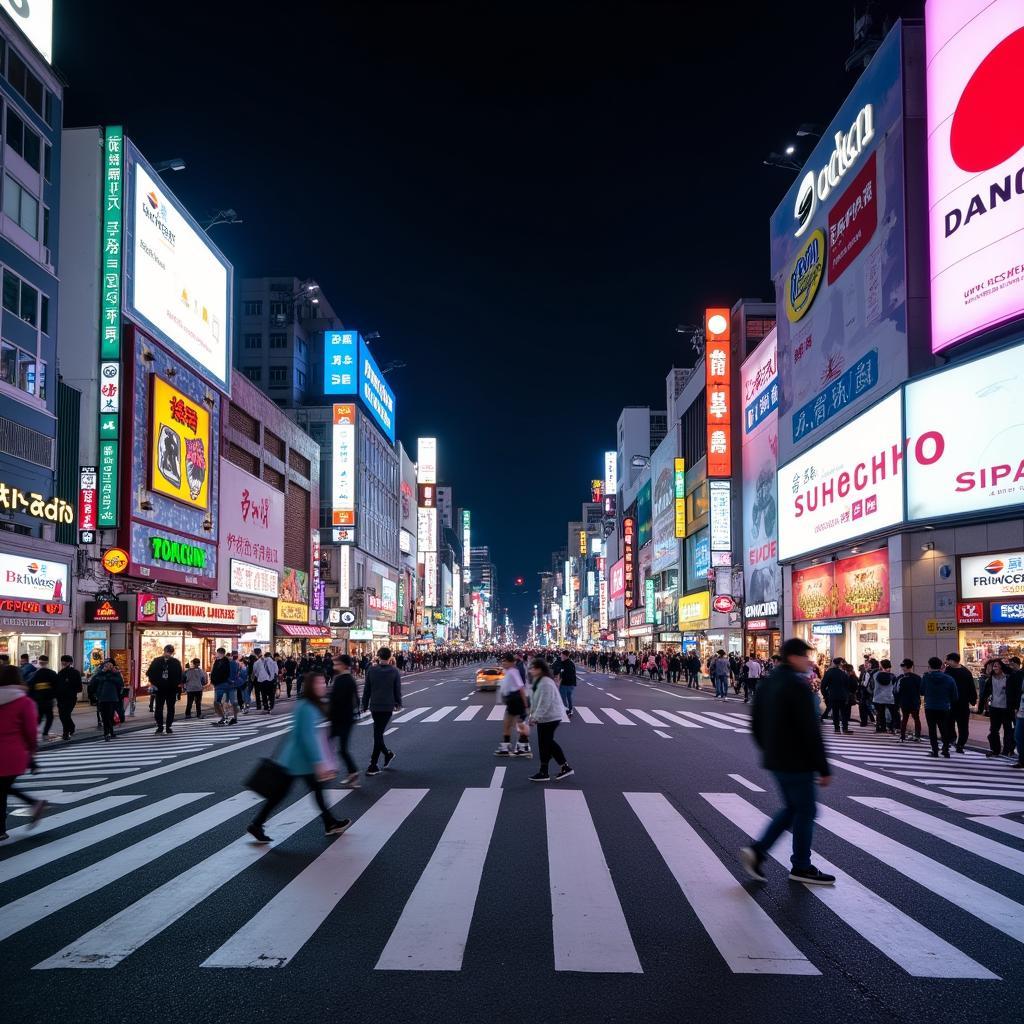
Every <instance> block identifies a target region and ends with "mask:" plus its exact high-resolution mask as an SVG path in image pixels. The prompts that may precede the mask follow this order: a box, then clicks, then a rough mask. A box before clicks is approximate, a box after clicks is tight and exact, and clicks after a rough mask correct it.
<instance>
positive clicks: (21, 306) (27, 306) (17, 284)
mask: <svg viewBox="0 0 1024 1024" xmlns="http://www.w3.org/2000/svg"><path fill="white" fill-rule="evenodd" d="M3 304H4V309H8V310H10V311H11V312H12V313H15V314H17V315H18V316H20V317H21V319H22V320H24V321H25V322H26V323H29V324H31V325H32V326H33V327H35V326H37V320H38V307H39V292H37V291H36V290H35V288H33V287H32V285H30V284H29V283H28V282H27V281H22V279H21V278H20V277H18V275H17V274H13V273H11V271H9V270H6V269H5V270H4V279H3Z"/></svg>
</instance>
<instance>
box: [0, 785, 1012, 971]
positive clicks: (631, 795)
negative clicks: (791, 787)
mask: <svg viewBox="0 0 1024 1024" xmlns="http://www.w3.org/2000/svg"><path fill="white" fill-rule="evenodd" d="M501 781H502V779H501V777H500V776H499V777H497V778H496V780H495V782H496V783H497V784H494V783H492V785H491V786H490V787H488V788H466V789H464V790H461V792H460V793H459V795H458V799H457V802H456V803H455V805H454V808H453V807H452V803H451V795H450V791H449V792H443V791H433V790H431V789H428V788H401V787H398V788H391V789H387V790H384V791H383V792H382V793H381V794H380V795H377V796H373V795H369V794H367V793H366V792H361V793H360V795H359V797H358V798H354V794H352V793H351V792H349V791H346V790H339V789H332V790H329V791H328V792H327V802H328V804H329V805H330V806H332V807H333V806H337V805H338V804H340V803H343V806H342V808H341V810H342V811H343V812H344V813H346V814H349V815H351V816H352V817H353V818H355V822H354V824H353V825H352V827H351V828H350V829H349V830H348V832H347V833H346V834H345V835H343V836H341V837H339V838H337V839H333V840H326V839H322V838H320V824H319V821H318V810H317V808H316V805H315V804H314V802H313V800H312V797H311V796H308V795H304V796H302V797H300V798H299V799H297V800H293V801H292V802H290V803H286V804H285V805H283V807H282V809H280V810H279V811H278V812H277V814H276V815H275V816H274V817H272V818H271V819H270V820H269V821H268V823H267V831H268V833H269V834H270V835H271V836H272V837H273V840H274V841H273V843H272V844H271V845H269V846H260V845H256V844H254V843H252V842H251V841H250V840H249V838H248V837H247V836H245V835H244V834H242V829H243V826H244V822H245V820H246V817H247V816H249V815H250V814H251V813H252V810H253V808H254V806H255V805H256V804H257V803H258V799H257V797H255V796H254V795H253V794H251V793H238V794H235V795H232V796H228V797H226V798H225V797H223V796H222V795H218V794H213V793H209V792H186V793H176V794H173V795H171V796H168V797H164V798H162V799H159V800H152V801H150V800H148V799H147V798H146V797H144V796H142V795H139V794H135V793H131V794H121V795H118V796H116V797H115V796H104V797H100V798H98V799H96V800H94V801H92V802H91V803H89V804H83V805H81V806H78V807H74V808H70V809H68V810H64V811H61V812H58V813H57V814H55V815H54V816H53V817H51V818H49V819H47V820H45V821H44V822H42V823H41V824H40V826H39V828H38V829H37V830H36V831H35V832H29V831H28V830H27V829H26V828H25V827H24V826H23V827H21V828H20V829H15V830H14V833H12V837H11V841H10V843H8V844H4V846H3V847H0V955H3V948H4V947H3V944H4V942H6V941H10V940H14V941H16V942H18V943H19V948H21V949H23V948H25V943H27V942H29V941H31V942H32V943H35V944H38V945H40V946H41V947H43V948H40V949H39V952H38V957H39V959H38V961H36V962H34V963H33V965H32V966H34V968H35V969H37V970H81V969H89V970H97V969H114V968H117V967H118V966H119V965H120V964H123V963H124V962H125V961H126V960H129V959H130V958H134V959H139V960H142V961H144V960H145V957H146V947H147V945H148V944H149V943H151V942H152V941H153V940H154V939H156V938H157V937H158V936H160V935H163V934H164V933H168V932H169V933H170V937H174V936H177V937H178V938H179V939H180V938H181V937H184V936H187V940H186V941H183V942H182V944H181V945H180V946H177V947H176V948H178V949H179V954H178V957H179V961H178V962H179V964H180V966H181V967H184V968H186V969H189V968H195V967H201V968H220V969H233V970H249V969H264V968H288V967H289V965H292V964H293V963H294V962H295V961H296V959H297V958H298V957H299V956H300V955H301V954H303V953H304V951H310V950H311V949H313V948H314V947H318V944H319V948H324V947H323V944H324V943H326V944H327V945H330V943H331V939H330V938H329V936H330V935H331V934H332V926H331V924H330V922H332V921H333V922H334V927H337V922H338V920H343V921H344V920H345V918H346V914H347V913H348V911H347V907H348V906H349V904H350V902H351V901H352V898H353V890H354V889H356V888H357V887H359V888H360V890H361V892H362V894H363V897H364V898H365V894H366V892H367V891H368V890H372V889H374V887H382V889H381V891H385V892H387V893H388V894H389V897H390V896H391V895H392V894H393V895H397V897H398V899H397V901H395V902H394V907H395V910H394V913H391V912H390V911H386V912H385V913H386V914H391V916H390V917H388V918H387V919H386V920H385V921H384V924H385V928H384V932H383V933H379V934H378V933H377V932H376V931H374V930H368V929H363V928H360V927H359V925H358V922H356V921H354V920H347V921H345V934H346V944H351V945H353V946H355V947H358V948H359V949H360V950H361V952H362V953H363V954H364V955H365V956H366V963H367V969H370V965H372V967H373V969H375V970H378V971H389V972H402V971H417V972H430V971H447V972H453V971H460V970H464V969H466V961H467V958H469V957H470V954H471V953H472V952H473V950H474V945H473V944H474V943H481V942H482V943H484V944H485V945H486V944H487V943H488V942H489V941H491V940H490V939H489V938H488V937H487V935H486V934H483V933H482V932H481V930H480V929H477V930H476V931H474V927H473V926H474V920H475V917H476V914H477V910H478V906H479V904H480V902H481V896H482V895H483V894H484V893H485V892H486V893H488V894H490V893H492V892H496V893H499V894H501V896H502V898H503V899H512V900H513V903H514V910H515V914H516V918H517V922H518V924H519V925H520V926H521V927H524V928H526V927H540V928H542V929H546V930H547V932H548V938H547V942H548V947H547V950H546V951H544V950H541V954H540V955H541V956H542V958H543V959H545V960H546V961H547V964H548V967H549V969H551V970H553V971H556V972H580V973H589V974H641V973H644V971H645V963H650V962H651V961H658V960H659V958H660V957H661V955H662V954H663V949H662V948H661V943H657V947H658V948H656V949H655V948H648V947H647V945H645V942H650V940H651V931H650V928H649V927H648V922H647V921H646V918H647V917H649V907H648V905H647V904H646V903H644V902H643V899H642V898H643V897H644V896H645V895H649V894H651V893H656V894H657V907H658V910H659V920H661V919H663V921H664V923H665V926H666V927H667V926H669V924H670V923H676V922H678V921H680V920H690V919H692V920H693V922H694V927H695V928H696V931H695V933H694V934H695V935H696V940H695V941H698V942H700V943H703V944H705V950H704V955H705V956H707V957H715V958H717V959H718V961H719V962H720V963H721V964H723V965H724V967H725V969H727V970H728V971H729V972H731V973H732V974H737V975H741V974H745V975H771V976H791V977H813V976H818V975H823V974H829V973H833V972H836V971H838V970H842V964H841V963H839V962H837V961H835V959H834V958H833V957H832V956H831V955H830V954H829V953H827V952H826V950H827V949H828V946H829V943H828V942H827V941H825V940H824V939H822V937H821V936H820V935H819V936H817V937H815V936H814V935H813V933H812V932H809V931H808V930H807V929H806V928H805V927H804V926H802V925H799V924H798V922H799V921H800V918H801V916H802V915H803V914H804V913H805V911H801V912H800V913H793V912H791V911H792V910H793V908H794V907H795V908H800V907H803V908H806V906H807V903H808V902H810V901H818V902H819V903H820V905H821V906H822V907H823V908H824V910H825V911H826V912H827V913H828V914H829V915H830V917H831V919H832V923H833V924H834V925H836V926H838V927H840V928H841V929H845V931H844V932H843V933H842V946H843V951H844V954H843V955H844V958H846V957H849V958H853V959H854V960H857V961H861V960H863V959H864V958H865V957H869V956H871V955H874V956H877V957H878V958H880V959H879V967H880V969H883V970H891V969H897V970H898V971H901V972H903V973H905V974H906V975H909V976H911V977H919V978H944V979H976V980H989V981H992V980H998V979H1000V978H1001V977H1004V976H1006V974H1007V967H1006V958H1005V954H1004V956H1003V959H1002V960H1000V959H999V954H997V953H996V952H995V951H994V944H992V943H991V941H981V940H978V939H976V938H970V937H968V935H967V934H966V929H965V928H964V925H963V915H969V916H970V917H971V918H973V919H975V920H976V921H977V922H978V923H979V924H980V926H982V927H983V928H985V929H988V934H989V935H991V934H994V933H1000V934H1001V935H1002V936H1004V937H1006V938H1008V939H1010V940H1011V941H1012V942H1014V943H1024V902H1022V901H1021V892H1022V890H1021V888H1020V876H1021V875H1024V835H1022V831H1024V826H1021V825H1020V823H1019V822H1016V821H1012V820H1008V819H999V818H995V819H986V818H977V819H960V820H959V821H958V822H953V821H951V820H949V819H948V817H942V816H940V815H938V814H932V813H930V812H929V811H922V810H920V809H919V808H917V807H914V806H911V805H910V804H906V803H901V802H899V801H896V800H891V799H883V798H877V797H854V798H852V801H851V802H850V803H848V804H847V805H846V806H845V807H842V806H841V807H840V808H838V809H837V807H835V806H823V807H821V808H820V809H819V810H820V813H819V817H818V823H819V827H820V831H819V832H818V833H817V838H818V842H820V843H824V842H827V843H828V845H829V852H830V853H832V854H833V859H827V858H825V857H823V856H822V855H821V854H820V853H819V852H815V854H814V860H815V863H817V864H818V865H819V866H820V867H821V868H822V869H823V870H825V871H828V872H830V873H833V874H835V875H836V876H837V878H838V882H837V884H836V886H835V887H834V888H819V887H807V888H804V887H802V886H798V885H795V884H794V883H790V882H788V881H787V880H786V879H785V873H784V871H786V870H788V854H789V839H788V837H785V838H784V839H783V840H781V841H780V842H779V843H778V844H777V845H776V847H775V849H774V850H773V851H772V856H773V858H774V861H775V862H776V863H777V864H778V867H775V866H771V867H770V872H769V873H770V877H769V882H768V885H767V887H760V886H757V885H756V884H746V885H744V884H741V880H742V879H743V877H744V876H742V874H741V872H740V871H739V867H738V864H737V862H736V858H735V851H736V849H737V848H738V847H739V846H740V845H741V844H742V843H743V842H744V841H745V838H746V837H748V836H752V835H755V834H756V833H758V832H759V831H760V830H761V829H762V828H763V827H764V825H765V823H766V822H767V814H766V813H765V812H766V811H768V810H771V809H773V800H772V796H771V794H765V795H757V794H755V793H754V792H753V791H747V792H744V793H743V794H742V795H741V794H740V793H737V792H704V793H700V794H699V797H697V798H695V806H694V807H693V808H690V809H689V810H683V809H680V807H679V806H678V804H677V803H676V802H675V801H673V800H672V799H671V798H670V797H669V796H668V795H666V794H664V793H661V792H623V793H614V794H607V793H605V794H603V795H602V796H601V797H600V798H594V797H592V796H589V795H588V794H587V793H586V792H584V791H583V790H580V789H577V788H571V787H570V786H569V784H566V788H554V787H551V788H545V789H543V790H541V791H540V792H537V793H536V796H534V792H535V791H533V790H531V791H530V792H529V794H528V799H529V800H531V801H533V800H535V801H536V802H535V803H531V804H529V805H528V808H527V814H526V816H525V817H524V811H523V805H522V804H521V803H520V804H518V805H515V806H516V807H517V809H516V810H514V809H513V807H512V806H510V804H509V802H508V801H509V793H508V791H504V790H503V789H502V788H501ZM754 789H756V787H754ZM360 801H362V804H360ZM357 805H359V806H360V807H362V808H363V809H362V810H361V813H360V811H359V810H357V809H356V807H357ZM609 805H610V806H609ZM530 808H532V811H531V810H530ZM531 815H532V816H531ZM892 820H896V821H898V822H902V823H903V825H904V826H907V827H906V828H905V829H901V830H900V832H899V838H894V837H893V835H890V834H889V823H890V822H891V821H892ZM509 829H512V830H514V831H516V832H521V831H523V830H533V829H536V830H537V838H536V844H537V856H538V858H539V860H538V870H537V871H536V872H533V873H531V874H529V875H527V876H525V877H524V876H523V875H522V871H521V869H520V868H519V866H518V865H510V863H509V861H508V860H507V859H506V858H504V857H502V856H501V855H500V853H498V852H497V851H496V848H495V845H496V839H497V837H500V836H502V835H503V834H505V835H507V834H508V830H509ZM141 833H145V835H141ZM916 839H920V840H921V841H922V843H923V842H924V841H927V842H928V843H929V844H930V845H929V847H928V853H925V852H922V850H921V849H919V848H918V844H917V842H916ZM296 842H304V843H305V846H303V847H302V849H303V850H304V851H305V852H303V853H302V854H301V855H299V856H289V855H288V851H289V850H290V849H294V848H293V847H291V846H290V845H289V844H292V843H296ZM321 843H322V844H323V845H322V846H321V845H320V844H321ZM9 845H10V846H13V849H10V850H8V846H9ZM310 846H312V847H313V849H314V853H313V855H312V857H310V856H309V854H308V850H309V848H310ZM498 849H499V850H500V847H498ZM193 850H194V851H195V853H194V855H193V853H192V851H193ZM279 850H280V851H282V854H280V855H275V851H279ZM623 850H628V864H627V863H624V861H623V859H622V851H623ZM944 850H949V851H951V852H955V853H956V855H957V859H956V861H955V862H954V866H951V865H950V863H947V858H946V857H945V856H944V855H943V851H944ZM173 851H178V852H177V854H176V856H177V858H178V860H177V861H176V862H175V863H176V865H180V866H179V867H176V870H175V873H174V874H173V876H172V877H170V878H169V879H167V878H166V873H159V872H158V873H156V874H154V873H153V872H152V870H151V868H152V865H153V864H154V863H160V859H161V858H164V857H165V856H166V855H168V854H171V853H172V852H173ZM977 866H980V867H984V868H985V869H986V870H985V871H984V872H975V870H974V869H975V867H977ZM47 867H50V868H51V870H50V872H49V873H48V874H47V875H46V876H45V877H46V882H45V884H42V885H40V886H38V887H35V888H33V887H32V886H31V881H32V878H33V877H34V875H33V873H34V872H38V871H41V870H42V869H45V868H47ZM53 868H59V869H61V870H60V871H58V872H56V875H57V877H56V878H54V873H55V872H54V870H52V869H53ZM638 868H639V875H638V870H637V869H638ZM510 872H511V873H510ZM979 877H980V878H983V879H984V881H980V880H979ZM150 878H152V884H151V885H150V884H149V880H150ZM18 879H21V880H22V883H21V884H20V885H19V887H18V888H17V889H15V890H13V892H12V890H11V888H10V887H11V885H12V883H14V882H16V880H18ZM165 879H166V880H165ZM512 879H516V880H517V881H516V884H514V885H512V886H511V887H510V880H512ZM524 886H525V888H524ZM545 887H546V889H547V894H546V895H547V896H548V897H549V900H550V902H549V903H548V902H547V900H546V899H545V893H544V889H545ZM97 893H102V894H103V904H102V907H101V909H100V910H99V911H97V903H96V902H95V901H93V902H92V903H90V904H89V908H90V909H89V912H88V913H84V912H80V910H79V907H80V905H81V904H82V903H83V902H84V901H86V900H87V899H88V897H90V896H93V895H95V894H97ZM140 893H141V895H140ZM242 893H245V894H247V897H246V899H245V900H243V901H242V902H241V903H239V895H240V894H242ZM254 893H256V894H260V898H259V899H258V900H257V901H256V904H255V905H254V904H253V900H252V898H251V897H252V895H253V894H254ZM919 894H926V895H927V898H928V899H933V900H934V899H937V900H940V901H942V902H943V903H944V905H945V906H946V907H948V908H951V909H954V910H955V912H954V913H946V914H943V915H941V916H940V915H936V914H929V913H927V912H925V911H919V908H920V907H921V900H920V899H918V898H917V897H918V895H919ZM636 900H640V902H639V903H634V901H636ZM357 902H358V900H357ZM240 907H241V908H243V909H244V916H243V917H239V916H238V910H239V908H240ZM204 908H205V909H206V910H208V911H210V913H208V914H207V915H206V916H205V917H204V921H205V922H207V927H206V928H205V929H204V930H199V931H197V930H196V928H195V927H194V926H193V925H190V924H189V923H188V922H187V920H186V919H187V918H188V917H189V915H191V914H195V913H198V912H200V911H201V910H202V909H204ZM399 908H400V909H399ZM229 909H230V911H231V913H221V911H222V910H223V911H227V910H229ZM918 912H920V913H922V914H923V916H924V918H925V920H918V919H917V917H915V913H918ZM97 913H98V915H99V918H97ZM531 915H536V918H534V917H532V916H531ZM661 915H663V918H662V917H661ZM48 918H56V923H57V925H58V926H57V927H54V928H51V929H49V930H46V931H43V932H35V933H33V935H32V937H31V938H30V937H29V936H27V935H25V936H22V933H23V932H26V930H27V929H29V928H31V927H32V926H34V925H36V924H38V923H39V922H41V921H43V920H45V919H48ZM211 921H212V924H210V922H211ZM535 921H540V922H541V924H540V925H539V926H538V925H536V924H535ZM174 929H179V931H177V932H175V931H173V930H174ZM816 930H817V928H816ZM381 934H386V939H383V940H382V938H381V937H380V936H381ZM370 936H375V937H372V938H371V937H370ZM15 937H19V938H15ZM858 943H860V944H861V945H858ZM961 944H966V945H968V947H969V950H965V949H962V948H960V947H961ZM31 948H32V950H33V954H34V953H35V948H36V946H35V945H33V946H32V947H31ZM532 952H536V951H532ZM154 955H156V954H155V953H154ZM332 955H333V954H332ZM1018 955H1019V954H1018ZM33 959H34V957H33ZM883 961H884V962H883Z"/></svg>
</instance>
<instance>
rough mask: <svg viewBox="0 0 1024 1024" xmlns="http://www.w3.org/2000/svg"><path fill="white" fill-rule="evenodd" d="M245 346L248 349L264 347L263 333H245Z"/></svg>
mask: <svg viewBox="0 0 1024 1024" xmlns="http://www.w3.org/2000/svg"><path fill="white" fill-rule="evenodd" d="M245 347H246V348H248V349H253V348H263V335H262V334H247V335H245Z"/></svg>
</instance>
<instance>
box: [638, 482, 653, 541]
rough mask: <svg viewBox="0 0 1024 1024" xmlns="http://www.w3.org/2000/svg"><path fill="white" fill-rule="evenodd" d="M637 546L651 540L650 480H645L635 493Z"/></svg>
mask: <svg viewBox="0 0 1024 1024" xmlns="http://www.w3.org/2000/svg"><path fill="white" fill-rule="evenodd" d="M636 524H637V526H636V529H637V541H636V543H637V547H641V548H642V547H643V546H644V545H645V544H648V543H650V540H651V482H650V480H648V481H647V483H645V484H644V485H643V487H641V488H640V490H639V491H637V495H636Z"/></svg>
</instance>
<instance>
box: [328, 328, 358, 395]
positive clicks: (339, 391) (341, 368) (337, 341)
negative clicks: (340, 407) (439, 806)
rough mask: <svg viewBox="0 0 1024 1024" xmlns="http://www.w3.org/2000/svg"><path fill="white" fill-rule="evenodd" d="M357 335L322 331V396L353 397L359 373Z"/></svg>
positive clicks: (347, 332)
mask: <svg viewBox="0 0 1024 1024" xmlns="http://www.w3.org/2000/svg"><path fill="white" fill-rule="evenodd" d="M358 339H359V335H358V334H356V332H355V331H324V394H325V395H354V394H355V393H356V376H357V375H358V371H359V340H358Z"/></svg>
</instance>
